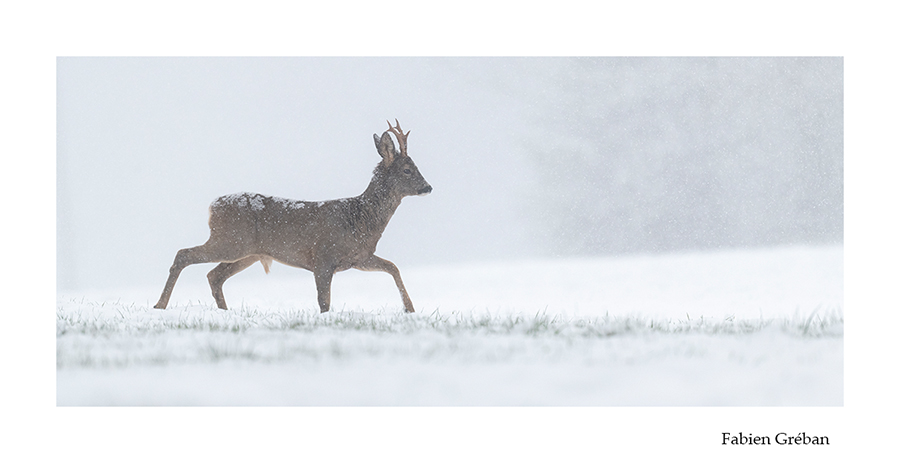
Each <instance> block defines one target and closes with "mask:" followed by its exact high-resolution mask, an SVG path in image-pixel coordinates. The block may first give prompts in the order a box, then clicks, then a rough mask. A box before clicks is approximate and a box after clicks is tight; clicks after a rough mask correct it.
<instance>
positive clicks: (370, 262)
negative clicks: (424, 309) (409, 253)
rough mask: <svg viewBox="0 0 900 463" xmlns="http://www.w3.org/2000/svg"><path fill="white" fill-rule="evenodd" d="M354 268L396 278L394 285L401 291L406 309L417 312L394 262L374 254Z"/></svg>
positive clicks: (401, 297)
mask: <svg viewBox="0 0 900 463" xmlns="http://www.w3.org/2000/svg"><path fill="white" fill-rule="evenodd" d="M354 268H356V269H359V270H365V271H369V272H372V271H377V272H385V273H389V274H390V275H391V276H392V277H394V283H395V284H396V285H397V289H398V290H399V291H400V299H402V300H403V307H404V309H406V311H407V312H408V313H412V312H415V311H416V309H414V308H413V304H412V300H410V298H409V295H408V294H407V293H406V287H405V286H403V280H402V279H401V278H400V270H398V269H397V266H396V265H394V263H393V262H391V261H389V260H386V259H382V258H380V257H378V256H376V255H374V254H373V255H372V256H370V257H369V258H368V259H367V260H366V261H365V262H363V263H361V264H359V265H356V266H354Z"/></svg>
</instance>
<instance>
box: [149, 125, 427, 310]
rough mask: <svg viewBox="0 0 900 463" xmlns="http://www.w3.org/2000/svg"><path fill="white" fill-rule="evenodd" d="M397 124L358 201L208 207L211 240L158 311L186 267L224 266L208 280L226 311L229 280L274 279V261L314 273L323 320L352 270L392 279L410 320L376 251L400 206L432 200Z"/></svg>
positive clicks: (380, 143) (266, 199) (178, 263)
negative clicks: (335, 289)
mask: <svg viewBox="0 0 900 463" xmlns="http://www.w3.org/2000/svg"><path fill="white" fill-rule="evenodd" d="M394 122H396V124H397V126H396V127H393V126H391V123H390V122H388V130H386V131H385V132H384V133H383V134H381V137H379V136H378V134H375V135H374V137H375V147H376V148H377V149H378V154H380V155H381V158H382V159H381V162H379V163H378V165H377V166H376V167H375V171H374V172H373V176H372V181H371V182H369V187H368V188H366V191H364V192H363V193H362V194H361V195H359V196H356V197H353V198H345V199H337V200H332V201H320V202H307V201H294V200H290V199H283V198H274V197H271V196H263V195H261V194H255V193H238V194H233V195H228V196H222V197H220V198H217V199H216V200H215V201H213V202H212V204H210V206H209V239H208V240H207V241H206V243H204V244H202V245H200V246H196V247H193V248H187V249H182V250H180V251H178V253H177V254H176V255H175V262H174V263H173V264H172V267H171V268H170V269H169V279H168V280H166V286H165V288H163V292H162V295H161V296H160V297H159V302H157V303H156V305H155V306H154V307H155V308H157V309H165V308H166V305H167V304H168V303H169V297H170V296H171V295H172V288H173V287H174V286H175V281H176V280H177V279H178V275H179V274H180V273H181V271H182V270H183V269H184V268H185V267H187V266H188V265H192V264H200V263H208V262H221V263H220V264H219V265H218V266H216V267H215V268H214V269H212V271H210V272H209V274H208V275H207V276H208V278H209V286H210V287H211V288H212V294H213V298H215V300H216V304H217V305H218V307H219V308H222V309H227V308H228V306H227V305H226V304H225V297H224V296H223V295H222V284H223V283H224V282H225V280H227V279H228V278H229V277H231V276H233V275H235V274H236V273H238V272H240V271H241V270H244V269H246V268H247V267H249V266H250V265H252V264H253V263H254V262H257V261H259V262H261V263H262V265H263V268H264V269H265V270H266V273H268V272H269V265H271V263H272V261H273V260H275V261H278V262H281V263H283V264H286V265H290V266H293V267H300V268H305V269H307V270H310V271H312V272H313V275H314V276H315V280H316V290H317V292H318V302H319V309H320V310H321V311H322V312H327V311H328V310H329V308H330V306H331V279H332V277H333V276H334V273H335V272H341V271H344V270H347V269H351V268H355V269H359V270H370V271H375V270H377V271H382V272H387V273H389V274H391V276H392V277H394V283H396V284H397V289H399V290H400V297H401V299H402V300H403V307H404V308H405V309H406V311H407V312H415V309H413V304H412V301H411V300H410V299H409V295H408V294H407V293H406V288H405V287H404V286H403V280H401V279H400V271H399V270H397V266H396V265H394V264H393V263H391V262H390V261H387V260H385V259H382V258H381V257H378V256H376V255H375V246H376V245H377V244H378V240H379V239H380V238H381V234H382V233H383V232H384V229H385V227H387V224H388V221H389V220H390V219H391V216H392V215H394V211H396V210H397V207H398V206H399V205H400V201H401V200H402V199H403V198H404V197H405V196H413V195H420V196H421V195H426V194H428V193H431V185H429V184H428V182H426V181H425V179H424V178H423V177H422V174H420V173H419V169H418V168H416V165H415V163H413V160H412V159H411V158H410V157H409V154H407V151H406V138H407V137H408V136H409V132H406V133H405V134H404V133H403V130H402V129H400V122H398V121H397V120H396V119H394ZM389 133H393V134H394V135H395V136H396V137H397V143H398V144H399V145H400V151H397V150H396V149H395V148H394V143H393V141H392V140H391V136H390V135H389Z"/></svg>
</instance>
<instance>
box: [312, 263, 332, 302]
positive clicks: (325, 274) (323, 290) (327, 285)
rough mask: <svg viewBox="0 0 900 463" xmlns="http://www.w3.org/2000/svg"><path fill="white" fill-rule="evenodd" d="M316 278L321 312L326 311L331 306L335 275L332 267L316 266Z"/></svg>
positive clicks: (314, 273)
mask: <svg viewBox="0 0 900 463" xmlns="http://www.w3.org/2000/svg"><path fill="white" fill-rule="evenodd" d="M313 276H314V277H315V278H316V292H317V293H318V296H319V297H318V299H319V312H320V313H325V312H328V310H329V309H330V308H331V279H332V278H333V277H334V269H332V268H316V269H315V270H313Z"/></svg>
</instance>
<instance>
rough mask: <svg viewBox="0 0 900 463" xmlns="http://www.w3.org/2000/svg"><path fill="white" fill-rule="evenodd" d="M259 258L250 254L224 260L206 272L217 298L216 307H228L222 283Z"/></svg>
mask: <svg viewBox="0 0 900 463" xmlns="http://www.w3.org/2000/svg"><path fill="white" fill-rule="evenodd" d="M259 259H260V257H259V256H250V257H245V258H243V259H241V260H238V261H235V262H222V263H221V264H219V265H217V266H216V268H214V269H212V270H211V271H210V272H209V273H207V274H206V278H207V279H208V280H209V287H210V288H211V289H212V295H213V298H214V299H215V300H216V307H218V308H220V309H228V306H227V305H226V304H225V295H224V294H223V293H222V285H223V284H224V283H225V280H227V279H229V278H231V277H233V276H234V275H236V274H237V273H238V272H240V271H241V270H244V269H246V268H247V267H249V266H251V265H253V264H255V263H256V262H257V261H258V260H259Z"/></svg>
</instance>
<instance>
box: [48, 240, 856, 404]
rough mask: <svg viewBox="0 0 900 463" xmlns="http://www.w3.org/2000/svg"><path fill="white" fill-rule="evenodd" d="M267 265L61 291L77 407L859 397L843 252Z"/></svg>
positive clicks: (66, 383) (67, 395) (68, 389)
mask: <svg viewBox="0 0 900 463" xmlns="http://www.w3.org/2000/svg"><path fill="white" fill-rule="evenodd" d="M398 264H400V269H401V272H402V273H403V277H404V281H405V283H406V286H407V288H408V289H409V291H410V296H411V297H412V299H413V302H414V303H415V305H416V308H417V310H418V312H417V313H416V314H404V313H401V307H402V306H401V303H400V298H399V295H398V294H397V290H396V288H395V287H394V285H393V281H392V280H391V278H390V277H389V276H388V275H386V274H381V273H364V272H357V271H348V272H344V273H340V274H338V275H337V276H336V277H335V281H334V284H333V288H332V304H333V307H334V308H335V310H334V311H333V312H332V313H328V314H318V313H317V312H318V309H317V306H316V302H315V285H314V283H313V281H312V276H311V274H310V273H309V272H306V271H303V270H298V269H292V268H288V267H284V266H279V265H277V264H276V265H275V266H274V267H273V269H272V270H273V271H272V274H270V275H268V276H265V275H262V273H263V272H262V269H261V268H259V267H258V266H257V267H255V268H251V269H248V270H247V271H245V272H244V273H242V274H239V275H237V276H236V277H234V278H232V279H231V280H229V281H228V283H226V285H225V297H226V299H227V300H228V302H229V304H230V305H231V307H232V310H229V311H222V310H218V309H215V308H214V307H213V302H212V297H211V296H210V294H209V289H208V286H207V285H206V278H205V273H206V272H207V271H209V269H210V267H211V266H194V267H189V268H188V269H186V270H185V271H184V272H183V273H182V276H181V278H180V279H179V282H178V284H177V285H176V287H175V292H174V294H173V297H172V301H171V302H170V307H169V309H167V310H165V311H161V310H155V309H152V308H150V307H151V305H152V304H153V303H154V302H155V301H156V298H157V297H158V295H159V294H158V293H159V291H160V290H161V287H162V283H163V282H164V280H165V270H166V269H162V270H161V275H160V284H159V287H158V288H157V287H152V288H120V289H114V290H102V291H85V292H78V293H65V294H59V295H58V303H57V307H58V308H57V403H58V404H59V405H351V406H352V405H842V404H843V249H842V247H840V246H819V247H785V248H777V249H766V250H732V251H721V252H706V253H684V254H669V255H661V256H630V257H615V258H594V259H587V258H582V259H559V260H549V261H523V262H512V263H510V262H504V263H485V264H478V265H473V264H468V265H463V264H459V265H447V266H428V267H411V266H404V265H403V264H402V263H398Z"/></svg>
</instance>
